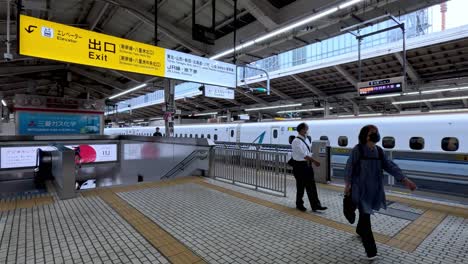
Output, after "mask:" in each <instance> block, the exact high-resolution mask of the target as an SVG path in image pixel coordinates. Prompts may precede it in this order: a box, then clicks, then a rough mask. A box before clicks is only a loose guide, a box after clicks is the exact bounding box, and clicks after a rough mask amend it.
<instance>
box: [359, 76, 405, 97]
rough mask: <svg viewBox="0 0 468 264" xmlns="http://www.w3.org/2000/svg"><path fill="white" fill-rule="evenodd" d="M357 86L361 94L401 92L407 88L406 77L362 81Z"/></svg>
mask: <svg viewBox="0 0 468 264" xmlns="http://www.w3.org/2000/svg"><path fill="white" fill-rule="evenodd" d="M357 86H358V89H359V95H360V96H369V95H380V94H390V93H401V92H403V91H404V89H405V77H404V76H399V77H393V78H388V79H381V80H373V81H367V82H360V83H358V85H357Z"/></svg>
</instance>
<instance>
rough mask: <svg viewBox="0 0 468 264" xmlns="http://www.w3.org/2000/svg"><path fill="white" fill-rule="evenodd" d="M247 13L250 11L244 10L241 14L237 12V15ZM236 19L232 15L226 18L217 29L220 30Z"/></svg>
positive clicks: (240, 15)
mask: <svg viewBox="0 0 468 264" xmlns="http://www.w3.org/2000/svg"><path fill="white" fill-rule="evenodd" d="M247 13H249V12H248V11H247V10H243V11H241V12H240V13H239V14H237V17H238V18H239V17H242V16H244V15H246V14H247ZM233 21H234V17H230V18H228V19H226V20H224V21H223V22H221V23H219V24H218V25H216V26H215V30H219V29H220V28H222V27H224V26H226V25H228V24H230V23H232V22H233Z"/></svg>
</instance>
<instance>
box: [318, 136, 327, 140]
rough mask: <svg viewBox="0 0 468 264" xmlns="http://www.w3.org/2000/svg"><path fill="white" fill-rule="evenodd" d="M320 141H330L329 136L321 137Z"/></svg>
mask: <svg viewBox="0 0 468 264" xmlns="http://www.w3.org/2000/svg"><path fill="white" fill-rule="evenodd" d="M320 140H328V137H327V136H320Z"/></svg>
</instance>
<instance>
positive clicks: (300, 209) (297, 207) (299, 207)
mask: <svg viewBox="0 0 468 264" xmlns="http://www.w3.org/2000/svg"><path fill="white" fill-rule="evenodd" d="M296 209H297V210H299V211H301V212H305V211H307V208H305V207H304V206H296Z"/></svg>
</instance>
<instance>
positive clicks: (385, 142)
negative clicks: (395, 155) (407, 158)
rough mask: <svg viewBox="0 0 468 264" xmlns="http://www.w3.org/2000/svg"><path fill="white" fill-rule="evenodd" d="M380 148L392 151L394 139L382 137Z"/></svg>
mask: <svg viewBox="0 0 468 264" xmlns="http://www.w3.org/2000/svg"><path fill="white" fill-rule="evenodd" d="M382 147H384V148H386V149H392V148H394V147H395V138H394V137H384V138H382Z"/></svg>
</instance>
